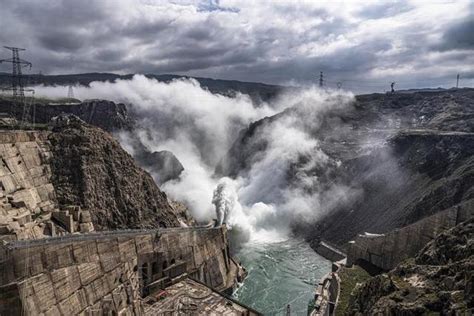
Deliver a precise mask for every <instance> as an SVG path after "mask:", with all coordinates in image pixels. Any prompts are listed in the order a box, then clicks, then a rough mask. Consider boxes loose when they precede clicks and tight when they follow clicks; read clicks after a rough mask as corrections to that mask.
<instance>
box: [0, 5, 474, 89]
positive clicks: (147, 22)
mask: <svg viewBox="0 0 474 316" xmlns="http://www.w3.org/2000/svg"><path fill="white" fill-rule="evenodd" d="M0 30H1V31H0V45H2V46H3V45H11V46H19V47H24V48H26V49H27V51H26V52H24V53H23V54H22V57H24V58H25V59H27V60H30V61H32V62H33V70H32V71H33V72H39V71H42V72H43V73H44V74H58V73H78V72H116V73H121V74H126V73H155V74H164V73H175V74H185V75H192V76H202V77H213V78H221V79H236V80H243V81H259V82H267V83H279V84H299V83H309V82H312V81H317V78H318V77H319V72H320V71H323V72H324V75H325V79H326V80H327V84H328V85H333V86H335V85H336V82H338V81H341V82H342V85H343V86H344V87H350V88H353V89H356V90H381V89H382V90H383V89H388V88H389V82H391V81H396V82H397V86H398V87H400V88H402V87H405V88H407V87H436V86H445V87H450V86H453V85H455V80H456V74H457V73H460V74H461V85H470V86H473V83H474V80H473V78H474V1H462V0H459V1H433V0H431V1H425V0H422V1H409V0H407V1H400V2H394V1H378V2H375V1H374V2H371V1H367V0H364V1H345V2H343V1H334V0H333V1H329V0H328V1H316V0H314V1H295V0H293V1H277V0H274V1H263V0H259V1H253V0H245V1H244V0H241V1H234V0H228V1H227V0H222V1H215V0H214V1H177V0H175V1H172V0H169V1H161V0H0ZM8 53H9V52H8V51H7V50H5V49H3V50H1V51H0V58H7V57H9V55H8ZM9 69H10V68H9V67H8V66H7V65H3V64H2V65H0V71H9Z"/></svg>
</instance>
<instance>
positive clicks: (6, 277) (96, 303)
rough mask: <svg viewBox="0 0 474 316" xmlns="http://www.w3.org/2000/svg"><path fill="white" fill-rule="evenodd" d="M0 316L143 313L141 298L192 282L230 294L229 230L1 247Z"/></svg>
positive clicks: (233, 273)
mask: <svg viewBox="0 0 474 316" xmlns="http://www.w3.org/2000/svg"><path fill="white" fill-rule="evenodd" d="M0 248H1V249H0V314H1V315H6V314H8V315H17V314H18V315H19V314H24V315H75V314H83V315H91V314H106V313H108V312H114V313H115V314H118V315H125V314H126V315H130V314H133V315H142V314H144V305H143V304H145V303H143V301H142V297H144V296H146V295H148V294H150V293H152V292H154V291H157V290H160V289H163V288H165V287H166V286H169V285H171V284H173V283H174V282H178V281H179V280H181V279H182V278H184V277H186V276H191V277H193V278H195V279H197V280H199V281H201V282H203V283H205V284H206V285H208V286H210V287H212V288H215V289H218V290H221V291H223V290H226V289H229V288H232V286H233V285H234V284H235V281H236V279H237V278H240V277H241V273H242V270H241V268H240V266H239V265H238V264H236V263H235V262H234V261H233V260H232V258H231V257H230V256H229V249H228V243H227V229H226V228H225V226H222V227H218V228H189V229H185V228H183V229H181V228H176V229H157V230H149V231H117V232H109V233H91V234H81V235H69V236H67V237H56V238H45V239H40V240H35V241H31V242H30V241H19V242H11V243H9V244H6V245H3V246H1V247H0Z"/></svg>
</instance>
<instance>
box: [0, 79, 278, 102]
mask: <svg viewBox="0 0 474 316" xmlns="http://www.w3.org/2000/svg"><path fill="white" fill-rule="evenodd" d="M134 75H135V74H127V75H118V74H114V73H99V72H94V73H82V74H67V75H40V74H32V75H27V76H25V77H26V78H27V84H28V85H37V84H44V85H48V86H49V85H69V84H79V85H83V86H88V85H89V84H90V83H91V82H93V81H111V82H113V81H116V80H119V79H121V80H130V79H132V77H133V76H134ZM144 75H145V76H146V77H147V78H152V79H156V80H158V81H160V82H170V81H172V80H173V79H178V78H193V79H196V80H197V81H198V82H199V83H200V84H201V85H202V86H203V87H205V88H207V89H209V91H211V92H212V93H219V94H224V95H232V93H233V92H241V93H244V94H248V95H249V96H250V97H251V98H252V100H254V101H259V100H263V101H266V100H269V99H271V98H273V97H275V96H276V95H277V94H278V93H279V92H281V91H282V90H283V89H284V88H285V87H284V86H279V85H269V84H265V83H259V82H244V81H237V80H221V79H212V78H201V77H189V76H182V75H169V74H163V75H156V74H144ZM8 85H10V74H9V73H6V72H0V86H8Z"/></svg>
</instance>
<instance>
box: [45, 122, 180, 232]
mask: <svg viewBox="0 0 474 316" xmlns="http://www.w3.org/2000/svg"><path fill="white" fill-rule="evenodd" d="M49 141H50V142H51V151H52V153H53V156H54V159H53V160H52V162H51V169H52V174H53V176H52V183H53V185H54V187H55V190H56V196H57V199H58V202H59V204H62V205H68V204H73V205H80V206H82V207H84V208H86V209H89V210H90V211H91V214H92V218H93V222H94V224H95V227H96V228H98V229H117V228H143V227H147V228H148V227H172V226H179V220H178V217H177V215H176V214H175V212H174V209H173V208H172V206H171V205H170V204H169V202H168V199H167V197H166V194H165V193H164V192H162V191H160V189H159V188H158V187H157V185H156V184H155V182H154V181H153V179H152V177H151V176H150V175H149V174H148V173H146V172H145V171H144V170H142V169H141V168H140V167H138V166H137V164H136V163H135V161H134V160H133V158H132V157H131V156H130V155H129V154H128V153H126V152H125V151H124V150H123V149H122V148H121V147H120V144H119V143H118V142H117V141H116V140H115V139H113V138H112V136H111V135H109V134H108V133H106V132H104V131H102V130H101V129H98V128H95V127H92V126H89V125H86V124H84V123H82V122H80V121H79V120H73V121H72V122H70V123H69V124H66V125H64V126H60V127H57V128H55V130H54V133H52V134H51V135H50V137H49Z"/></svg>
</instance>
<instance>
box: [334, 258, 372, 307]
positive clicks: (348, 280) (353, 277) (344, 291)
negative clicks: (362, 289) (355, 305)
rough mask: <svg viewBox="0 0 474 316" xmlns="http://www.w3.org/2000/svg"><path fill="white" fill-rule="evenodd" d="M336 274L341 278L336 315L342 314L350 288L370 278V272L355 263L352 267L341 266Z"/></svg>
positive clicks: (347, 301) (347, 300) (347, 302)
mask: <svg viewBox="0 0 474 316" xmlns="http://www.w3.org/2000/svg"><path fill="white" fill-rule="evenodd" d="M338 274H339V277H340V279H341V292H340V295H339V302H338V304H337V308H336V316H339V315H344V312H345V311H346V308H347V305H348V304H349V298H350V296H351V293H352V290H353V289H354V288H355V286H356V285H357V284H358V283H363V282H365V281H366V280H368V279H369V278H370V274H369V273H367V271H365V270H364V269H362V268H361V267H359V266H357V265H354V266H352V268H347V267H344V266H343V267H341V269H340V270H339V273H338Z"/></svg>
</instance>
